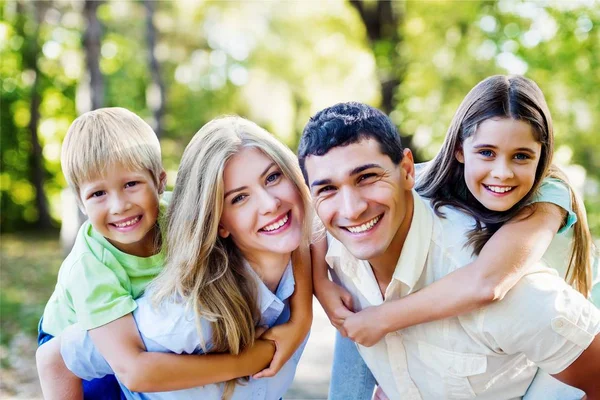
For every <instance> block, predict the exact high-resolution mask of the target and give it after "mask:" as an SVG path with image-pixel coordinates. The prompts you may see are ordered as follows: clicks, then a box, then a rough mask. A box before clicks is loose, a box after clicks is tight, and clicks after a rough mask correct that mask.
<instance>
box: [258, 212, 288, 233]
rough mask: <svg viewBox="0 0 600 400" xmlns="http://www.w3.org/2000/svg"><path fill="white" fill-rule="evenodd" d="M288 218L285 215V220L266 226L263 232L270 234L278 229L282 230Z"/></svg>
mask: <svg viewBox="0 0 600 400" xmlns="http://www.w3.org/2000/svg"><path fill="white" fill-rule="evenodd" d="M288 218H289V217H288V215H287V214H285V216H284V217H283V218H281V219H280V220H279V221H277V222H275V223H273V224H271V225H267V226H265V227H264V228H263V231H267V232H270V231H274V230H275V229H277V228H281V227H282V226H283V225H285V223H286V222H288Z"/></svg>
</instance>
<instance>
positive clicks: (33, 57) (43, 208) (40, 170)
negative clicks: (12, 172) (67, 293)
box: [24, 2, 52, 230]
mask: <svg viewBox="0 0 600 400" xmlns="http://www.w3.org/2000/svg"><path fill="white" fill-rule="evenodd" d="M45 7H46V6H45V4H44V3H42V2H36V3H33V11H34V14H35V17H34V18H35V21H36V30H35V33H34V35H33V38H32V43H33V46H32V47H31V52H30V54H27V55H26V57H24V61H25V68H27V69H30V70H32V71H33V73H34V76H35V78H34V81H33V85H32V86H31V102H30V105H29V113H30V119H29V127H28V128H29V132H30V133H31V153H30V155H29V171H30V174H31V183H32V184H33V187H34V188H35V205H36V208H37V211H38V220H37V223H36V225H37V227H38V228H39V229H41V230H46V229H49V228H51V227H52V218H51V217H50V211H49V208H48V199H47V198H46V192H45V191H44V182H45V180H46V176H45V175H46V174H45V170H44V156H43V154H42V146H41V145H40V140H39V137H38V125H39V122H40V110H39V108H40V94H39V83H40V79H39V74H40V71H39V68H38V66H37V60H38V58H39V53H40V45H39V31H40V25H41V23H42V21H43V20H44V13H45Z"/></svg>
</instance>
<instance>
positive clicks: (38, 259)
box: [0, 0, 600, 398]
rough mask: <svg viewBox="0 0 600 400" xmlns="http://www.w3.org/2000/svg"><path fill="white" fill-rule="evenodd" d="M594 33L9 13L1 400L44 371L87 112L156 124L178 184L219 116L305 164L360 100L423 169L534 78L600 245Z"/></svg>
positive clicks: (0, 44) (347, 11) (516, 15)
mask: <svg viewBox="0 0 600 400" xmlns="http://www.w3.org/2000/svg"><path fill="white" fill-rule="evenodd" d="M599 26H600V3H599V2H598V1H592V0H588V1H585V0H581V1H579V0H573V1H536V2H520V1H514V0H501V1H490V2H477V1H419V2H417V1H413V2H393V3H389V2H380V3H378V2H374V1H364V2H363V1H350V2H349V1H341V0H330V1H243V2H239V1H216V2H209V1H195V0H194V1H192V0H189V1H177V2H167V1H161V2H152V1H148V0H146V1H103V2H90V1H81V0H77V1H65V0H55V1H50V2H38V1H35V2H34V1H6V0H5V1H0V62H1V63H0V77H1V79H2V82H1V92H2V94H1V104H0V124H1V125H0V128H1V135H2V136H1V138H2V143H1V145H2V146H1V149H0V154H1V157H2V159H1V171H0V185H1V192H0V196H1V217H0V218H1V229H2V268H1V272H0V273H1V275H0V276H1V278H2V279H1V289H2V290H1V292H0V296H1V297H0V300H1V312H2V322H1V328H2V330H1V334H2V335H1V338H0V345H1V346H2V347H1V348H0V350H1V351H0V353H1V354H0V355H1V356H2V358H1V366H2V378H3V379H1V382H0V393H4V394H7V395H9V394H11V395H15V396H20V395H19V394H18V392H19V391H21V392H20V393H23V389H22V388H23V387H27V385H26V384H25V383H23V382H22V381H19V379H20V378H16V377H15V376H16V375H18V374H15V373H14V371H15V370H16V369H18V365H20V364H19V363H23V365H25V366H29V369H32V368H33V366H32V364H31V362H32V360H31V359H30V358H23V357H20V354H21V351H23V352H25V353H27V354H28V355H27V357H29V356H30V353H28V352H30V350H22V349H21V348H20V347H19V343H24V344H22V345H21V347H23V348H25V349H27V348H28V347H29V345H27V343H29V342H27V340H29V339H28V338H31V337H33V334H34V332H35V329H36V327H35V324H36V322H37V318H38V317H39V315H40V314H41V312H42V310H43V304H44V303H45V301H46V300H47V298H48V296H49V294H50V293H51V291H52V289H53V285H54V281H55V276H56V271H57V269H58V267H59V265H60V261H61V258H62V251H61V247H60V245H59V242H58V240H57V238H58V229H59V228H60V226H61V220H63V217H62V216H67V215H68V216H69V217H65V218H64V221H65V223H67V222H71V221H72V220H74V219H76V218H77V214H76V211H75V210H74V209H73V206H72V204H73V203H72V202H69V201H68V199H66V198H67V193H66V192H65V191H64V190H63V189H64V188H65V186H66V184H65V180H64V177H63V176H62V174H61V171H60V145H61V141H62V139H63V138H64V135H65V133H66V130H67V129H68V127H69V125H70V123H71V122H72V121H73V119H74V118H76V117H77V116H78V115H80V114H81V113H83V112H85V111H88V110H90V109H93V108H98V107H103V106H121V107H126V108H129V109H131V110H132V111H134V112H136V113H137V114H139V115H141V116H142V117H143V118H145V119H146V120H147V121H148V122H149V123H150V124H151V125H152V126H153V127H154V128H155V129H156V131H157V134H158V135H159V137H160V140H161V144H162V148H163V155H164V162H165V165H166V168H167V170H168V175H169V183H170V184H171V185H172V184H173V183H174V181H175V176H176V170H177V166H178V162H179V159H180V156H181V154H182V152H183V149H184V147H185V145H186V144H187V143H188V141H189V139H190V138H191V137H192V135H193V134H194V133H195V132H196V131H197V130H198V129H199V128H200V127H201V126H202V125H203V124H204V123H206V122H207V121H208V120H210V119H211V118H213V117H216V116H218V115H222V114H239V115H242V116H245V117H248V118H250V119H251V120H253V121H255V122H257V123H259V124H260V125H262V126H264V127H265V128H267V129H268V130H269V131H270V132H272V133H273V134H275V135H276V136H277V137H278V138H279V139H280V140H282V141H283V142H284V143H286V144H287V145H288V146H290V147H291V148H292V149H295V147H296V145H297V142H298V138H299V135H300V132H301V130H302V128H303V126H304V124H305V123H306V121H307V120H308V118H309V116H310V115H311V114H313V113H314V112H316V111H318V110H319V109H321V108H323V107H326V106H329V105H332V104H333V103H336V102H339V101H349V100H356V101H361V102H366V103H369V104H372V105H374V106H377V107H380V108H381V109H382V110H384V111H385V112H387V113H388V114H389V115H390V116H391V118H392V119H393V121H394V122H395V123H396V124H397V125H398V127H399V129H400V132H401V134H402V136H403V140H404V142H405V143H406V145H407V146H409V147H410V148H412V149H413V151H414V152H415V153H416V155H417V158H418V160H420V161H425V160H428V159H430V158H432V157H433V156H434V155H435V154H436V152H437V151H438V149H439V147H440V144H441V142H442V140H443V138H444V135H445V133H446V129H447V127H448V125H449V123H450V120H451V118H452V115H453V113H454V112H455V110H456V108H457V107H458V104H459V103H460V101H461V100H462V99H463V97H464V96H465V95H466V94H467V92H468V91H469V90H470V89H471V88H472V87H473V86H474V85H475V84H476V83H477V82H479V81H480V80H481V79H483V78H485V77H487V76H489V75H493V74H509V73H515V74H524V75H526V76H528V77H529V78H532V79H533V80H535V81H536V82H537V83H538V84H539V86H540V87H541V89H542V90H543V92H544V93H545V95H546V99H547V101H548V104H549V106H550V110H551V112H552V115H553V118H554V127H555V136H556V155H555V162H556V163H557V164H559V165H560V166H562V167H563V168H565V170H566V171H567V172H568V175H569V176H570V179H571V180H572V183H574V184H575V185H576V187H577V188H578V190H579V191H580V192H581V194H582V195H583V196H584V198H585V203H586V207H587V211H588V219H589V223H590V226H591V228H592V231H593V233H594V234H595V236H596V237H598V236H599V235H600V194H599V191H600V189H599V182H600V144H599V143H600V140H599V137H600V133H599V132H598V127H599V126H600V29H599ZM15 343H17V344H15ZM14 349H17V350H14ZM15 351H17V354H16V355H15ZM11 371H12V372H11ZM34 377H35V375H34ZM11 382H13V383H11ZM15 382H16V383H15ZM27 390H30V391H31V393H34V394H35V395H39V394H36V393H39V392H37V391H36V390H38V389H37V386H35V385H33V386H31V388H30V389H27ZM15 393H17V394H15ZM26 393H28V392H26ZM34 394H32V396H34ZM21 395H22V394H21ZM22 396H25V397H23V398H28V397H27V395H22Z"/></svg>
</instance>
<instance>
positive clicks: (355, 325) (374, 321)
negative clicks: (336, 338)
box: [343, 306, 387, 347]
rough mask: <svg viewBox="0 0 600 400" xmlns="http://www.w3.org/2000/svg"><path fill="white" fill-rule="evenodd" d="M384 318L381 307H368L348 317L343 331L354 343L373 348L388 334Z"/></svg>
mask: <svg viewBox="0 0 600 400" xmlns="http://www.w3.org/2000/svg"><path fill="white" fill-rule="evenodd" d="M383 318H384V316H383V310H382V308H381V307H380V306H377V307H368V308H365V309H363V310H361V311H359V312H357V313H355V314H351V315H348V316H347V317H346V320H345V321H344V323H343V329H344V330H345V331H346V333H347V335H348V338H350V339H351V340H352V341H354V342H356V343H358V344H361V345H363V346H366V347H371V346H373V345H374V344H375V343H377V342H379V341H380V340H381V338H383V337H384V336H385V335H386V334H387V331H386V328H385V323H384V322H385V321H384V319H383Z"/></svg>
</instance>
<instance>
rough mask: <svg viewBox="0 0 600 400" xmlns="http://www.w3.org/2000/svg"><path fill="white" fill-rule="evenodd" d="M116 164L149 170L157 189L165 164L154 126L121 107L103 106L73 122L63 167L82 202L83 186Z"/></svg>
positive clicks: (65, 148) (128, 167) (65, 144)
mask: <svg viewBox="0 0 600 400" xmlns="http://www.w3.org/2000/svg"><path fill="white" fill-rule="evenodd" d="M115 165H119V166H122V167H124V168H127V169H130V170H133V171H137V170H148V171H149V172H150V174H151V175H152V179H153V181H154V184H155V185H156V187H157V188H158V187H159V179H160V174H161V172H162V171H163V167H162V161H161V154H160V143H159V141H158V137H157V136H156V133H154V131H153V130H152V128H151V127H150V126H149V125H148V124H147V123H146V122H144V120H143V119H141V118H140V117H138V116H137V115H136V114H134V113H132V112H131V111H129V110H127V109H125V108H120V107H113V108H100V109H97V110H94V111H90V112H87V113H85V114H83V115H81V116H79V117H78V118H77V119H76V120H75V121H73V123H72V124H71V127H70V128H69V131H68V132H67V135H66V136H65V140H64V142H63V146H62V152H61V166H62V170H63V174H64V175H65V178H66V180H67V183H68V184H69V186H70V187H71V188H72V189H73V190H74V191H75V194H76V196H77V201H78V202H79V203H80V204H81V198H80V188H81V185H82V184H83V183H84V182H87V181H90V180H92V179H95V178H97V177H98V176H102V175H103V174H104V172H105V171H106V169H107V168H109V167H111V166H115Z"/></svg>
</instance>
